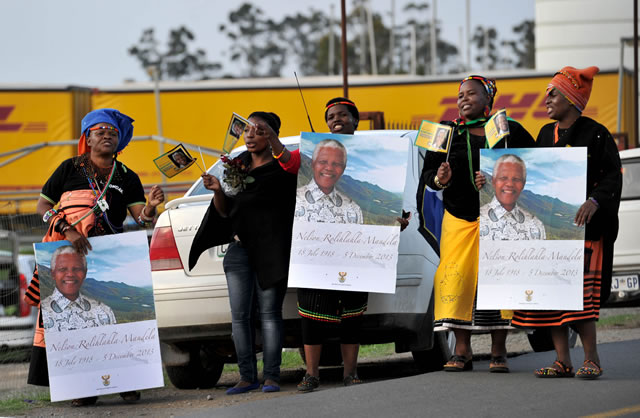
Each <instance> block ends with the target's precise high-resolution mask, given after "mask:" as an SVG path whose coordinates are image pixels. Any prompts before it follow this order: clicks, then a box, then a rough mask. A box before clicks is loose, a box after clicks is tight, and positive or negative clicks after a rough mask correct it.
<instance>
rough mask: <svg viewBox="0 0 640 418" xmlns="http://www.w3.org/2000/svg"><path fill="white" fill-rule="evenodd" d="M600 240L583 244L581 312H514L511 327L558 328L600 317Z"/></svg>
mask: <svg viewBox="0 0 640 418" xmlns="http://www.w3.org/2000/svg"><path fill="white" fill-rule="evenodd" d="M602 250H603V245H602V239H600V241H585V242H584V285H583V286H584V293H583V309H582V310H581V311H515V312H514V313H513V319H512V320H511V325H513V326H516V327H520V328H541V327H558V326H561V325H566V324H571V323H573V322H578V321H585V320H591V321H597V320H598V318H599V317H600V283H601V279H602V254H603V252H602Z"/></svg>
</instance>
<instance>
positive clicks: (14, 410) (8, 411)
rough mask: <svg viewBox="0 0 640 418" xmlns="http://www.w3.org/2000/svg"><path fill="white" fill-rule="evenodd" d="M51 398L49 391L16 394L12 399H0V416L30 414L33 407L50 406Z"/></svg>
mask: <svg viewBox="0 0 640 418" xmlns="http://www.w3.org/2000/svg"><path fill="white" fill-rule="evenodd" d="M50 400H51V399H50V397H49V394H48V393H31V394H22V395H15V396H14V397H13V398H11V399H5V400H0V416H16V415H24V414H27V415H28V412H29V411H30V410H32V409H35V408H42V407H44V406H48V405H49V404H50Z"/></svg>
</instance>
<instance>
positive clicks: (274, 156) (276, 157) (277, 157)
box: [271, 147, 287, 160]
mask: <svg viewBox="0 0 640 418" xmlns="http://www.w3.org/2000/svg"><path fill="white" fill-rule="evenodd" d="M286 149H287V148H286V147H282V151H280V154H278V155H275V154H274V153H273V152H272V153H271V155H273V158H275V159H276V160H279V159H280V157H282V154H284V150H286Z"/></svg>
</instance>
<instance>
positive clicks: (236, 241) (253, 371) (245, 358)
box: [189, 112, 297, 395]
mask: <svg viewBox="0 0 640 418" xmlns="http://www.w3.org/2000/svg"><path fill="white" fill-rule="evenodd" d="M249 121H250V122H252V123H253V125H250V126H247V129H246V130H245V133H244V141H245V144H246V146H247V151H246V152H243V153H242V154H240V155H239V156H238V157H237V158H236V159H234V161H233V162H232V163H231V165H233V166H236V167H240V168H239V169H238V177H237V178H239V179H240V182H239V183H240V186H238V187H237V190H236V191H237V194H235V195H234V196H228V195H225V192H224V191H223V185H222V184H221V182H220V181H219V180H218V179H217V178H216V177H214V176H212V175H210V174H203V175H202V178H203V184H204V186H205V187H206V188H207V189H209V190H212V191H213V193H214V197H213V200H212V202H211V205H210V206H209V210H208V211H207V213H206V215H205V217H204V219H203V221H202V225H200V228H199V230H198V233H197V234H196V237H195V239H194V241H193V244H192V247H191V253H190V254H189V267H190V268H193V266H195V264H196V262H197V260H198V257H199V256H200V254H202V252H203V251H205V250H206V249H208V248H211V247H213V246H215V245H220V244H224V243H227V242H231V244H230V245H229V248H228V249H227V253H226V255H225V257H224V262H223V265H224V270H225V275H226V277H227V285H228V289H229V303H230V305H231V318H232V320H231V323H232V332H233V341H234V344H235V347H236V354H237V356H238V366H239V368H240V382H238V384H236V385H235V386H234V387H232V388H230V389H229V390H227V394H229V395H234V394H238V393H245V392H248V391H251V390H255V389H258V388H259V387H260V382H259V381H258V371H257V365H256V356H255V350H254V343H255V338H254V328H253V318H252V316H253V315H252V313H253V308H254V306H255V305H256V304H257V306H258V310H259V315H260V322H261V324H262V337H263V360H264V373H263V375H264V385H263V387H262V391H263V392H277V391H279V390H280V387H279V381H280V363H281V353H282V337H283V334H282V328H283V327H282V325H283V324H282V303H283V300H284V295H285V293H286V290H287V275H288V268H289V253H290V249H291V230H292V226H293V211H294V208H295V189H296V181H297V177H296V175H294V174H291V173H287V172H286V171H285V170H284V169H283V168H282V167H281V166H280V164H279V163H278V161H277V159H276V158H274V155H273V154H272V146H273V145H276V144H279V145H280V147H281V146H282V145H281V143H280V140H279V139H278V132H279V130H280V118H279V117H278V116H277V115H276V114H275V113H269V112H253V113H252V114H251V115H250V116H249ZM277 157H279V156H277ZM243 168H244V170H243ZM231 171H232V170H230V169H227V170H226V171H225V176H226V178H227V179H229V178H230V176H231ZM227 193H229V192H227Z"/></svg>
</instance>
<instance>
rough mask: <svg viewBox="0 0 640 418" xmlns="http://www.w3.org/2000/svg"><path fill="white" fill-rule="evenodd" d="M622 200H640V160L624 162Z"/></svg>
mask: <svg viewBox="0 0 640 418" xmlns="http://www.w3.org/2000/svg"><path fill="white" fill-rule="evenodd" d="M622 199H623V200H630V199H640V159H633V160H628V161H624V160H623V161H622Z"/></svg>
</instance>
